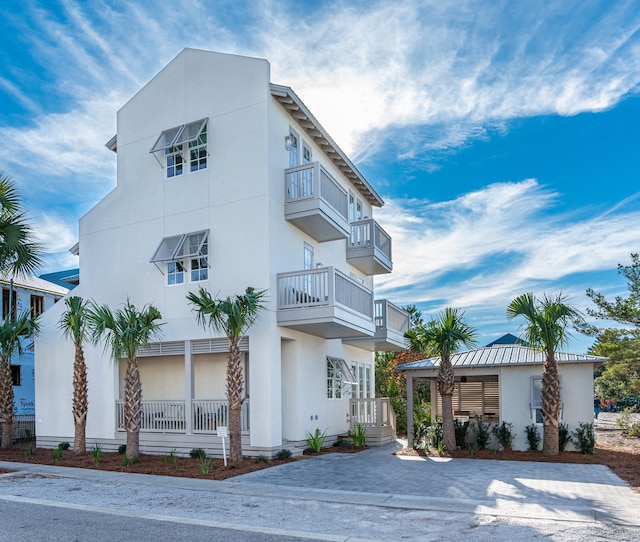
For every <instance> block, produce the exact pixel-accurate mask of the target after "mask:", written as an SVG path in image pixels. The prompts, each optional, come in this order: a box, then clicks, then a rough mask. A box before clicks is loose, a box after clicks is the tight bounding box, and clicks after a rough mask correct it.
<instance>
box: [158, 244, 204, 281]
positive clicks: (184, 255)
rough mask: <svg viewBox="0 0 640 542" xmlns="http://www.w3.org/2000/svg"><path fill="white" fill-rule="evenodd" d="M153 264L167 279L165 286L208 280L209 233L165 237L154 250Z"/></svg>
mask: <svg viewBox="0 0 640 542" xmlns="http://www.w3.org/2000/svg"><path fill="white" fill-rule="evenodd" d="M151 263H154V264H155V265H156V267H157V268H158V269H160V271H161V272H162V273H163V274H164V275H166V277H167V285H168V286H173V285H176V284H184V283H185V282H186V279H187V277H188V278H189V280H190V282H199V281H202V280H208V278H209V232H208V231H201V232H195V233H186V234H182V235H175V236H173V237H165V238H164V239H163V240H162V242H161V243H160V246H159V247H158V248H157V249H156V251H155V253H154V255H153V257H152V258H151Z"/></svg>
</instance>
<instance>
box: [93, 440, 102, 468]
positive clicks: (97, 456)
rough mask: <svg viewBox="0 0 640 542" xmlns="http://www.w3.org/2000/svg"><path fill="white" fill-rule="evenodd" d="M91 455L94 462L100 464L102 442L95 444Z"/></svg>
mask: <svg viewBox="0 0 640 542" xmlns="http://www.w3.org/2000/svg"><path fill="white" fill-rule="evenodd" d="M91 455H92V456H93V462H94V463H95V464H96V465H99V464H100V456H102V445H101V444H95V445H94V446H93V449H92V450H91Z"/></svg>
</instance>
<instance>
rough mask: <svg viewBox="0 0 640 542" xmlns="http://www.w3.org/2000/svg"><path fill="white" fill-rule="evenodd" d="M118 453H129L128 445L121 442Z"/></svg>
mask: <svg viewBox="0 0 640 542" xmlns="http://www.w3.org/2000/svg"><path fill="white" fill-rule="evenodd" d="M118 453H119V454H120V455H124V454H126V453H127V445H126V444H120V446H118Z"/></svg>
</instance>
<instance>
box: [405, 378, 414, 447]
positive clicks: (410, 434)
mask: <svg viewBox="0 0 640 542" xmlns="http://www.w3.org/2000/svg"><path fill="white" fill-rule="evenodd" d="M405 372H406V375H407V446H408V447H409V448H412V447H413V376H412V374H411V371H405Z"/></svg>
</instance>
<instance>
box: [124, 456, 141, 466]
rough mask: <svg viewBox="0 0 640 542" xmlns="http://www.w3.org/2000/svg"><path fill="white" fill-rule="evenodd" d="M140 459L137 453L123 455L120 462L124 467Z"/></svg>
mask: <svg viewBox="0 0 640 542" xmlns="http://www.w3.org/2000/svg"><path fill="white" fill-rule="evenodd" d="M139 461H140V456H139V455H134V456H133V457H129V456H127V455H125V456H124V457H123V458H122V464H123V465H124V466H125V467H129V466H131V465H133V464H134V463H138V462H139Z"/></svg>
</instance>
